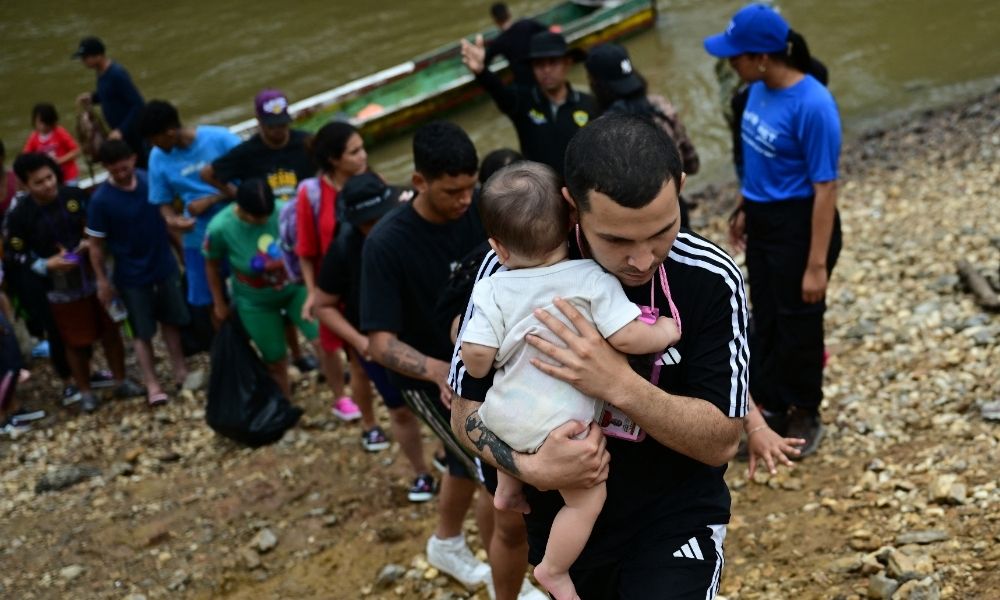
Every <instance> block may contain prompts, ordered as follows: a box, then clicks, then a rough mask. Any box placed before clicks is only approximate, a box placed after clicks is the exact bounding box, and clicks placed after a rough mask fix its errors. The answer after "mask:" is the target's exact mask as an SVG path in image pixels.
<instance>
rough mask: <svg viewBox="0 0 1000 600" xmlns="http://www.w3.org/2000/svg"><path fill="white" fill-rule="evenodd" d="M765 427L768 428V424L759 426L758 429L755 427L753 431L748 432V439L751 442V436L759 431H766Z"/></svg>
mask: <svg viewBox="0 0 1000 600" xmlns="http://www.w3.org/2000/svg"><path fill="white" fill-rule="evenodd" d="M765 427H767V423H765V424H763V425H758V426H757V427H754V428H753V429H751V430H750V431H748V432H747V439H748V440H749V439H750V436H751V435H753V434H755V433H757V432H758V431H760V430H761V429H764V428H765Z"/></svg>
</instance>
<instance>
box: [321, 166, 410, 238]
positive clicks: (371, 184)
mask: <svg viewBox="0 0 1000 600" xmlns="http://www.w3.org/2000/svg"><path fill="white" fill-rule="evenodd" d="M405 193H406V191H405V190H403V189H402V188H397V187H395V186H391V185H386V183H385V182H384V181H382V178H381V177H379V176H378V175H376V174H375V173H372V172H370V171H369V172H367V173H361V174H360V175H355V176H354V177H351V178H350V179H348V180H347V182H345V183H344V187H343V188H342V189H341V190H340V194H339V195H338V196H337V201H338V202H343V203H344V219H345V220H346V221H347V222H348V223H350V224H351V225H352V226H354V227H357V226H359V225H363V224H365V223H369V222H371V221H376V220H378V219H380V218H382V217H383V216H385V214H386V213H388V212H389V211H390V210H392V209H393V208H395V207H396V206H397V205H399V203H400V202H401V201H403V198H402V196H403V195H404V194H405Z"/></svg>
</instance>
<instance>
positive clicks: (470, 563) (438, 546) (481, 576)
mask: <svg viewBox="0 0 1000 600" xmlns="http://www.w3.org/2000/svg"><path fill="white" fill-rule="evenodd" d="M427 562H428V563H430V565H431V566H432V567H434V568H435V569H437V570H438V571H440V572H442V573H444V574H445V575H449V576H451V577H452V578H453V579H455V580H456V581H458V582H459V583H461V584H462V585H464V586H465V587H466V588H468V589H469V590H474V589H476V588H477V587H479V586H480V585H482V584H483V583H485V582H486V581H487V580H489V579H490V577H491V574H490V567H489V565H487V564H486V563H484V562H482V561H480V560H478V559H477V558H476V557H475V556H473V555H472V550H469V546H468V545H467V544H466V543H465V536H462V535H459V536H456V537H453V538H450V539H447V540H442V539H438V538H437V537H436V536H433V535H432V536H431V538H430V539H429V540H427Z"/></svg>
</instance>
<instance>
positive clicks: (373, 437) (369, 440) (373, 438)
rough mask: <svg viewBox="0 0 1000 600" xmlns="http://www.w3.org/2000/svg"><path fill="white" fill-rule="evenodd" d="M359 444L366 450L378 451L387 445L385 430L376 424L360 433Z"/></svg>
mask: <svg viewBox="0 0 1000 600" xmlns="http://www.w3.org/2000/svg"><path fill="white" fill-rule="evenodd" d="M361 446H362V447H363V448H364V449H365V450H367V451H368V452H379V451H380V450H385V449H386V448H388V447H389V438H387V437H386V436H385V431H383V430H382V428H381V427H379V426H378V425H376V426H375V427H372V428H371V429H369V430H368V431H366V432H364V433H362V434H361Z"/></svg>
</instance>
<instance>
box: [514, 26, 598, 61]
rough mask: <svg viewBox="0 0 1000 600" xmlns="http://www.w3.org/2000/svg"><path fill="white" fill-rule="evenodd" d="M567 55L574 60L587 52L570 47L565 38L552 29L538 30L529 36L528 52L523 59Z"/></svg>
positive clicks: (579, 58) (582, 56)
mask: <svg viewBox="0 0 1000 600" xmlns="http://www.w3.org/2000/svg"><path fill="white" fill-rule="evenodd" d="M564 56H569V57H570V58H571V59H573V60H574V61H576V62H579V61H581V60H583V59H584V58H586V56H587V53H586V52H584V51H583V50H580V49H578V48H570V47H569V44H567V43H566V38H565V37H563V35H562V34H561V33H556V32H554V31H539V32H538V33H536V34H535V35H533V36H531V42H530V43H529V44H528V54H527V56H525V57H524V60H527V61H532V60H537V59H541V58H562V57H564Z"/></svg>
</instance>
